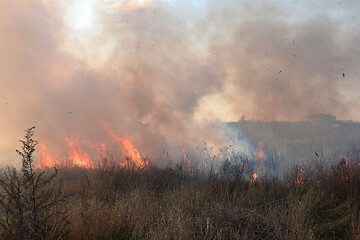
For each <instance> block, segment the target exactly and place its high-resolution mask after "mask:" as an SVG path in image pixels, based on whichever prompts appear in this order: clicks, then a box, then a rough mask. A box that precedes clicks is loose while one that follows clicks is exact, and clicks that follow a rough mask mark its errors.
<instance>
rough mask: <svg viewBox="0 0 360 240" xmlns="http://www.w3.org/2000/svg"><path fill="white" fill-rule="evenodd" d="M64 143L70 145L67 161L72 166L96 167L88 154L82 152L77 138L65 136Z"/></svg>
mask: <svg viewBox="0 0 360 240" xmlns="http://www.w3.org/2000/svg"><path fill="white" fill-rule="evenodd" d="M65 140H66V143H67V144H68V146H69V147H70V151H69V153H68V154H69V161H70V164H71V165H72V166H77V167H81V168H88V169H89V168H96V165H95V164H94V163H93V162H92V161H91V159H90V157H89V155H88V154H87V153H86V152H84V151H83V150H82V148H81V146H80V143H79V140H78V139H76V138H65Z"/></svg>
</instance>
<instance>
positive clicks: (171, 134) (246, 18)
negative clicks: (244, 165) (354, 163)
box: [0, 0, 360, 164]
mask: <svg viewBox="0 0 360 240" xmlns="http://www.w3.org/2000/svg"><path fill="white" fill-rule="evenodd" d="M74 3H77V5H76V4H74ZM89 4H90V6H91V8H90V10H89V11H90V12H91V14H92V15H91V22H89V23H82V22H80V21H78V20H77V19H78V18H79V19H82V20H83V19H84V18H85V17H87V16H85V15H80V17H79V14H85V12H82V11H83V9H82V7H84V6H85V5H89ZM90 12H89V14H90ZM359 12H360V4H359V3H358V2H357V1H356V0H354V1H350V0H349V1H345V0H344V1H342V2H341V4H339V1H316V3H314V1H300V0H298V1H288V2H285V1H269V2H267V1H266V2H265V1H210V0H209V1H115V0H107V1H105V0H78V1H74V2H71V1H63V2H62V1H58V2H55V1H50V0H47V1H45V0H44V1H41V0H29V1H11V0H0V76H1V80H0V114H1V115H0V130H1V139H0V153H1V157H0V161H1V162H2V163H5V164H7V163H11V161H13V159H15V157H16V153H14V152H15V151H14V149H15V148H18V141H17V139H19V138H20V137H21V136H22V135H23V132H22V131H23V129H26V128H28V127H29V126H31V125H36V127H37V130H36V133H37V139H38V140H39V141H42V142H45V143H46V144H47V146H48V150H49V152H52V153H53V154H54V155H56V156H60V155H61V154H66V150H65V149H66V143H65V137H76V138H80V139H82V141H86V140H87V139H90V140H91V141H98V142H103V141H109V137H108V136H107V133H106V131H104V129H103V127H102V124H101V122H102V121H106V122H109V123H110V126H111V127H112V128H113V130H114V132H115V133H116V134H118V135H126V136H127V137H129V138H131V139H132V140H133V142H134V144H135V145H136V146H138V147H139V150H140V151H141V152H142V153H143V154H145V155H150V156H157V155H158V154H159V153H161V151H162V150H163V149H166V150H167V151H169V152H170V153H173V156H175V157H177V155H176V153H177V152H179V157H181V154H182V153H181V149H182V147H184V146H186V147H196V146H199V145H201V141H202V140H206V141H208V142H210V143H225V142H226V141H227V139H226V136H224V134H222V132H221V131H217V129H216V128H213V127H211V126H213V125H212V124H214V123H216V122H218V121H237V120H238V119H240V117H241V115H246V116H247V118H253V119H265V118H266V119H268V120H291V121H296V120H303V119H306V117H307V116H308V115H310V114H314V113H319V112H322V113H332V114H334V115H337V116H338V118H340V119H353V120H360V117H359V110H358V108H357V106H358V104H359V94H358V92H359V90H360V84H359V82H358V74H359V66H360V58H359V56H360V45H359V42H360V24H359V21H360V15H359ZM60 146H63V147H60Z"/></svg>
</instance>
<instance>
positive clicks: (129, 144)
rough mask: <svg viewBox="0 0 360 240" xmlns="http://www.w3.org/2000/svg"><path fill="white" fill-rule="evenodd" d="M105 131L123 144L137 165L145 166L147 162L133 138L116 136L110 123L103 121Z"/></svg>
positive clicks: (128, 155) (127, 153)
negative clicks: (132, 140) (133, 142)
mask: <svg viewBox="0 0 360 240" xmlns="http://www.w3.org/2000/svg"><path fill="white" fill-rule="evenodd" d="M103 126H104V129H105V131H106V132H107V133H108V134H109V135H110V136H111V138H112V139H113V140H114V141H115V142H117V143H119V144H121V145H122V146H123V148H124V149H125V151H126V155H127V157H128V158H129V159H130V160H131V161H132V162H133V163H134V164H135V166H136V167H139V168H144V167H146V164H145V163H144V161H143V160H142V157H141V155H140V153H139V150H138V149H137V148H136V147H135V146H134V145H133V144H132V142H131V140H130V139H128V138H125V137H120V136H116V135H115V134H114V132H113V131H112V130H111V129H110V126H109V123H107V122H103Z"/></svg>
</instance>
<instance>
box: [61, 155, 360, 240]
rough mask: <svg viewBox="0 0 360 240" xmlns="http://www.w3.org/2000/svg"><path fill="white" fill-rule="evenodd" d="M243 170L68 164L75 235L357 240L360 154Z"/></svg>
mask: <svg viewBox="0 0 360 240" xmlns="http://www.w3.org/2000/svg"><path fill="white" fill-rule="evenodd" d="M240 167H241V168H243V169H239V168H240ZM244 169H246V167H244V166H242V165H241V164H237V165H234V164H232V163H227V164H226V163H225V164H224V165H223V167H222V170H221V171H220V172H217V173H215V172H212V171H209V172H207V173H200V172H199V171H194V170H192V172H191V173H189V172H188V171H187V169H186V165H185V168H179V167H177V168H175V169H170V168H169V169H159V168H156V167H152V166H151V165H149V166H148V167H147V168H141V169H139V168H138V167H137V166H136V165H134V166H133V167H132V168H124V167H121V166H118V167H115V166H113V167H109V166H105V167H102V168H97V169H84V168H62V169H60V170H59V175H60V176H61V178H62V179H63V181H65V182H64V186H65V188H66V189H65V190H66V191H68V192H76V197H74V198H72V199H71V200H69V201H68V202H67V204H68V206H69V208H70V209H71V211H70V216H69V217H70V222H71V225H70V235H69V239H359V236H360V235H359V230H360V227H359V226H360V225H359V224H360V199H359V198H360V165H359V164H358V161H351V163H350V161H348V163H347V162H346V159H344V158H342V159H340V160H339V162H338V163H337V164H335V165H333V166H331V167H328V168H327V169H326V170H324V171H322V172H319V173H318V174H317V175H313V173H314V171H315V170H316V169H315V167H314V166H311V165H309V166H305V165H302V166H297V167H294V168H293V169H292V170H291V171H290V172H289V173H288V174H287V175H286V176H285V177H283V178H281V179H280V178H277V177H267V176H263V177H259V178H257V179H256V180H254V179H253V180H251V179H249V178H248V175H249V174H251V173H249V174H248V173H247V172H246V171H244Z"/></svg>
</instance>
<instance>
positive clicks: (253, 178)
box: [250, 173, 259, 183]
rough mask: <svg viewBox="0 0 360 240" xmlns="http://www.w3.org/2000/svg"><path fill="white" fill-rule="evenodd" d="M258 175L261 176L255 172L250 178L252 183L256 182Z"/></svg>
mask: <svg viewBox="0 0 360 240" xmlns="http://www.w3.org/2000/svg"><path fill="white" fill-rule="evenodd" d="M258 177H259V176H258V175H257V174H256V173H254V174H253V175H252V179H251V178H250V182H251V183H254V182H256V179H257V178H258Z"/></svg>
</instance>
